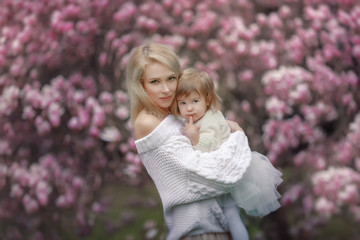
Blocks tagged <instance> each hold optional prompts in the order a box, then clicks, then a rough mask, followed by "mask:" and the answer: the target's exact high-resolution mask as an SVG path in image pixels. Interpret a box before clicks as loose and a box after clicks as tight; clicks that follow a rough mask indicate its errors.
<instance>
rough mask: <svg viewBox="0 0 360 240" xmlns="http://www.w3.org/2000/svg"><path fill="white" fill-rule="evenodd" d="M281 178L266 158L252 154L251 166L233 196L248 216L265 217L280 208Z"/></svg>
mask: <svg viewBox="0 0 360 240" xmlns="http://www.w3.org/2000/svg"><path fill="white" fill-rule="evenodd" d="M281 176H282V173H281V172H280V171H279V170H277V169H275V168H274V167H273V165H272V164H271V163H270V161H269V159H268V158H267V157H266V156H264V155H262V154H260V153H258V152H252V156H251V162H250V165H249V167H248V169H247V171H246V173H245V175H244V177H243V178H242V179H241V181H240V182H239V183H238V185H236V186H235V187H234V188H233V189H232V191H231V196H232V198H233V199H234V201H235V203H236V205H237V206H239V207H240V208H242V209H244V210H245V211H246V213H247V214H248V215H251V216H257V217H263V216H265V215H267V214H269V213H271V212H273V211H275V210H276V209H278V208H279V207H280V203H279V201H278V199H279V198H280V193H279V192H278V191H277V189H276V188H277V186H278V185H279V184H280V183H281V182H282V181H283V180H282V178H281Z"/></svg>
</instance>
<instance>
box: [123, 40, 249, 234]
mask: <svg viewBox="0 0 360 240" xmlns="http://www.w3.org/2000/svg"><path fill="white" fill-rule="evenodd" d="M180 73H181V68H180V63H179V60H178V57H177V55H176V54H175V53H174V52H173V51H172V50H171V49H170V48H168V47H167V46H165V45H162V44H157V43H151V44H145V45H142V46H139V47H137V48H135V49H134V50H133V51H132V53H131V56H130V58H129V62H128V66H127V87H128V94H129V96H130V110H131V121H132V124H133V128H134V133H135V137H136V139H137V140H136V141H135V144H136V147H137V150H138V154H139V156H140V158H141V161H142V163H143V164H144V166H145V168H146V170H147V172H148V173H149V175H150V177H151V178H152V179H153V181H154V183H155V185H156V187H157V190H158V192H159V195H160V198H161V201H162V204H163V210H164V218H165V222H166V226H167V228H168V233H167V238H166V239H167V240H177V239H188V240H189V239H190V240H191V239H192V240H195V239H199V240H200V239H204V240H205V239H215V240H220V239H221V240H230V239H231V236H230V235H229V232H228V231H229V229H228V223H227V221H226V219H225V216H224V214H223V212H222V210H221V208H220V206H219V204H218V202H217V201H216V197H217V196H221V195H224V194H227V193H228V192H229V191H230V190H231V189H232V187H233V186H235V184H236V183H237V182H238V181H240V180H241V178H242V176H243V174H244V172H245V171H246V170H247V168H248V166H249V163H250V158H251V151H250V148H249V145H248V140H247V137H246V135H245V134H244V133H243V131H242V129H241V128H240V127H239V125H238V124H236V123H234V122H229V125H230V127H231V129H232V131H233V133H232V134H231V135H230V136H229V138H228V140H227V141H225V142H224V143H223V144H222V145H221V146H220V147H219V148H218V149H217V150H215V151H213V152H210V153H201V152H200V151H194V149H193V147H192V145H191V143H190V141H189V139H188V138H187V137H186V136H184V135H183V134H182V131H181V128H182V122H181V121H179V120H178V119H177V118H176V117H175V116H174V115H172V114H170V113H169V112H170V106H171V105H172V103H173V101H174V99H175V91H176V88H177V83H178V77H179V75H180ZM219 165H221V167H219ZM215 166H216V167H215ZM224 173H225V174H224Z"/></svg>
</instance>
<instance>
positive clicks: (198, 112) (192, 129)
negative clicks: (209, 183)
mask: <svg viewBox="0 0 360 240" xmlns="http://www.w3.org/2000/svg"><path fill="white" fill-rule="evenodd" d="M220 101H221V100H220V98H219V97H218V95H217V94H216V93H215V89H214V83H213V81H212V79H211V78H210V76H209V75H208V74H207V73H206V72H204V71H200V70H197V69H193V68H189V69H186V70H185V71H184V72H183V73H182V74H181V76H180V78H179V82H178V87H177V91H176V101H175V103H174V105H173V106H172V111H173V113H174V114H175V115H176V116H179V115H180V116H181V117H182V118H184V119H185V124H184V127H183V133H184V134H185V135H186V136H187V137H188V138H189V139H190V141H191V144H192V145H193V147H194V149H196V150H200V151H202V152H210V151H214V150H215V149H217V148H218V147H219V146H220V145H221V144H222V143H223V142H224V141H225V140H226V139H227V138H228V137H229V136H230V128H229V124H228V122H227V121H226V120H225V118H224V116H223V114H222V113H221V112H220V111H219V109H220ZM281 175H282V174H281V172H279V171H278V170H276V169H275V168H274V167H273V166H272V164H271V163H270V161H269V160H268V159H267V158H266V157H265V156H264V155H262V154H259V153H257V152H252V159H251V163H250V166H249V167H248V169H247V172H246V173H245V175H244V177H243V178H242V180H241V181H240V182H239V184H238V185H237V186H236V187H235V188H234V189H233V190H232V191H231V193H230V195H231V196H230V195H225V197H223V198H221V199H220V198H219V199H218V201H219V203H220V204H221V205H222V207H223V212H224V215H225V217H226V218H227V221H228V223H229V229H230V232H231V234H232V237H233V239H234V240H237V239H241V240H244V239H249V237H248V234H247V231H246V228H245V226H244V224H243V222H242V220H241V218H240V214H239V211H238V208H237V206H238V207H241V208H243V209H244V210H245V211H246V212H247V213H248V214H249V215H253V216H259V217H263V216H265V215H267V214H269V213H270V212H272V211H275V210H276V209H278V208H279V207H280V204H279V202H278V198H279V197H280V194H279V193H278V191H277V190H276V187H277V186H278V185H279V184H280V183H281V182H282V179H281Z"/></svg>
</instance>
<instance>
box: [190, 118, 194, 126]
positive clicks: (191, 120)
mask: <svg viewBox="0 0 360 240" xmlns="http://www.w3.org/2000/svg"><path fill="white" fill-rule="evenodd" d="M189 124H194V121H193V117H192V116H190V117H189Z"/></svg>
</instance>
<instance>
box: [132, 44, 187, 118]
mask: <svg viewBox="0 0 360 240" xmlns="http://www.w3.org/2000/svg"><path fill="white" fill-rule="evenodd" d="M152 62H159V63H161V64H163V65H164V66H166V67H168V68H169V69H171V70H172V71H174V73H175V75H176V77H178V76H179V75H180V72H181V67H180V62H179V58H178V56H177V55H176V54H175V53H174V51H172V50H171V49H170V48H169V47H168V46H166V45H163V44H160V43H150V44H144V45H141V46H139V47H136V48H135V49H134V50H133V51H132V53H131V56H130V58H129V62H128V65H127V68H126V84H127V89H128V94H129V97H130V119H131V121H132V122H134V120H135V119H136V117H137V116H138V114H139V113H140V111H142V110H144V109H145V110H146V111H148V112H150V113H152V114H154V115H155V116H157V117H159V118H161V117H163V112H162V111H161V109H160V108H159V107H158V106H156V105H155V104H154V103H153V102H152V101H151V100H150V98H149V96H148V94H147V93H146V92H145V89H144V87H143V75H144V71H145V67H146V65H147V64H149V63H152Z"/></svg>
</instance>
